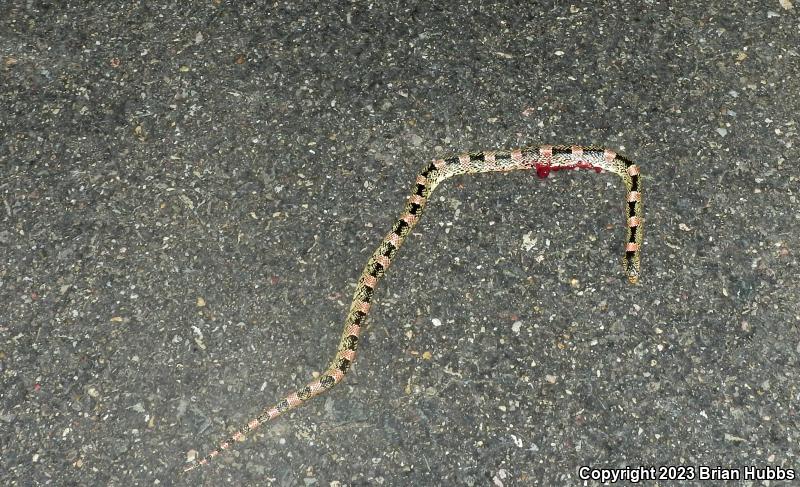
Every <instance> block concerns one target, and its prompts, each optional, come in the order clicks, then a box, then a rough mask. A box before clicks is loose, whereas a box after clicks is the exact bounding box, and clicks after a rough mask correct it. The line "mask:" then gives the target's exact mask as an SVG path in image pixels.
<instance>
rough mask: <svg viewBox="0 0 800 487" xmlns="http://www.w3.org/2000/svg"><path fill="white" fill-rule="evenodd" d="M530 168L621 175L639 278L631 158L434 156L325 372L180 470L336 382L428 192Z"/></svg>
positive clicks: (557, 150) (597, 153)
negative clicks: (450, 181) (456, 181)
mask: <svg viewBox="0 0 800 487" xmlns="http://www.w3.org/2000/svg"><path fill="white" fill-rule="evenodd" d="M534 169H535V170H536V173H537V174H538V175H539V177H542V178H544V177H546V176H547V175H548V174H549V173H550V172H551V171H558V170H565V169H593V170H595V171H597V172H602V171H608V172H611V173H614V174H616V175H617V176H619V177H620V178H621V179H622V182H623V183H624V184H625V188H626V190H627V192H626V196H625V215H626V218H625V228H626V237H625V255H624V256H623V259H622V264H623V267H624V269H625V274H626V276H627V277H628V281H630V282H631V283H632V284H635V283H636V282H637V281H638V280H639V256H640V251H641V247H642V239H643V234H642V225H643V223H644V219H643V207H642V181H641V179H642V178H641V176H640V174H639V167H638V166H637V165H636V164H634V163H633V162H631V161H629V160H628V159H626V158H624V157H622V156H620V155H619V154H617V153H616V152H614V151H612V150H609V149H602V148H597V147H579V146H550V145H543V146H540V147H529V148H525V149H516V150H511V151H485V152H473V153H468V154H461V155H458V156H453V157H448V158H445V159H435V160H434V161H433V162H431V163H430V164H429V165H428V166H427V167H426V168H425V169H423V170H422V172H420V174H419V175H418V176H417V180H416V182H415V183H414V187H413V189H412V192H411V195H410V196H409V198H408V202H407V203H406V205H405V208H404V210H403V213H402V214H401V215H400V217H399V218H398V219H397V221H396V222H395V223H394V225H393V226H392V230H391V231H390V232H389V234H388V235H386V237H385V238H384V239H383V240H382V241H381V243H380V244H379V245H378V248H376V249H375V251H374V252H373V253H372V257H370V259H369V261H368V262H367V265H366V266H365V267H364V271H363V272H362V273H361V277H359V279H358V284H357V285H356V290H355V293H354V295H353V302H352V304H351V305H350V311H349V312H348V313H347V318H346V319H345V323H344V331H343V332H342V338H341V340H340V342H339V348H338V350H337V352H336V355H335V356H334V358H333V361H331V363H330V365H328V368H327V369H326V371H325V372H324V373H323V374H322V375H321V376H320V377H319V379H316V380H313V381H312V382H310V383H308V384H306V385H305V386H303V387H301V388H300V389H298V390H296V391H295V392H292V393H291V394H289V395H287V396H286V397H284V398H283V399H282V400H280V401H279V402H278V403H277V404H275V405H273V406H268V407H266V408H264V409H263V410H262V411H261V413H260V414H259V415H258V416H257V417H256V418H254V419H252V420H251V421H250V422H249V423H247V424H246V425H244V426H242V427H241V428H239V430H238V431H236V432H235V433H234V434H233V435H231V436H230V437H229V438H228V439H227V440H225V441H223V442H222V443H220V445H219V447H217V448H216V449H215V450H213V451H211V452H210V453H209V454H208V455H206V456H205V457H203V458H202V459H201V460H199V461H195V462H192V463H191V464H190V465H189V466H187V467H186V469H185V471H186V472H188V471H190V470H193V469H195V468H197V467H199V466H201V465H206V464H207V463H209V461H211V460H212V459H213V458H214V457H216V456H218V455H219V454H220V453H222V452H223V451H224V450H227V449H228V448H230V447H231V446H233V444H234V443H235V442H237V441H243V440H244V439H245V436H246V435H247V434H248V433H249V432H251V431H253V430H254V429H256V428H258V427H259V426H261V425H262V424H264V423H266V422H267V421H270V420H272V419H275V418H276V417H278V416H279V415H281V414H283V413H285V412H286V411H289V410H291V409H294V408H295V407H297V406H299V405H300V404H303V403H304V402H305V401H307V400H309V399H311V398H312V397H314V396H316V395H318V394H320V393H321V392H323V391H325V390H327V389H330V388H331V387H333V386H335V385H336V384H338V383H339V382H341V381H342V379H343V378H344V376H345V374H346V373H347V371H348V370H349V368H350V365H351V364H352V363H353V360H355V356H356V349H357V348H358V340H359V334H360V333H361V328H362V327H363V326H364V323H365V320H366V317H367V314H368V313H369V308H370V303H371V301H372V297H373V292H374V290H375V286H376V285H377V284H378V281H379V280H380V279H381V278H382V277H383V276H384V274H385V273H386V270H387V269H388V268H389V264H390V263H391V260H392V259H393V258H394V256H395V254H396V252H397V250H398V249H399V248H400V246H401V245H402V244H403V241H404V240H405V238H406V237H407V236H408V235H409V234H410V233H411V229H412V228H414V225H416V224H417V222H418V221H419V218H420V216H422V212H423V211H424V209H425V205H426V204H427V202H428V200H429V199H430V196H431V193H433V190H434V189H436V186H438V185H439V183H441V182H442V181H444V180H445V179H447V178H449V177H452V176H457V175H460V174H472V173H483V172H492V171H499V172H508V171H517V170H534Z"/></svg>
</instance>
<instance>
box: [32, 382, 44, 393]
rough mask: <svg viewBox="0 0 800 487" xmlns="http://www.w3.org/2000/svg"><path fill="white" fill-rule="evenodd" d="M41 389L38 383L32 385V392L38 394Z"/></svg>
mask: <svg viewBox="0 0 800 487" xmlns="http://www.w3.org/2000/svg"><path fill="white" fill-rule="evenodd" d="M41 388H42V385H41V384H39V383H38V382H37V383H36V384H34V385H33V390H34V391H35V392H39V389H41Z"/></svg>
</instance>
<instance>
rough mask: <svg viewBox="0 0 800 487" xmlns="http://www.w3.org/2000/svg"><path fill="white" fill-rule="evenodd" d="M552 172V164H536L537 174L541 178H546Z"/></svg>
mask: <svg viewBox="0 0 800 487" xmlns="http://www.w3.org/2000/svg"><path fill="white" fill-rule="evenodd" d="M549 174H550V166H545V165H538V164H537V166H536V175H537V176H539V178H540V179H544V178H546V177H547V176H548V175H549Z"/></svg>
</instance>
